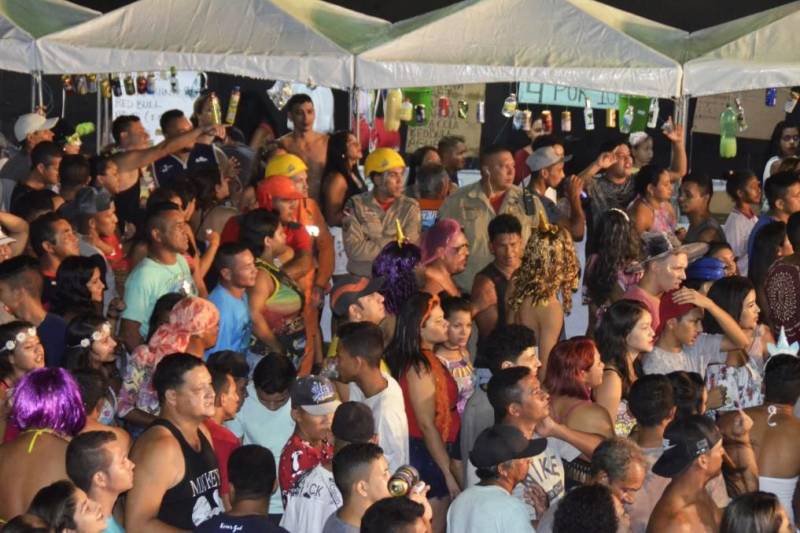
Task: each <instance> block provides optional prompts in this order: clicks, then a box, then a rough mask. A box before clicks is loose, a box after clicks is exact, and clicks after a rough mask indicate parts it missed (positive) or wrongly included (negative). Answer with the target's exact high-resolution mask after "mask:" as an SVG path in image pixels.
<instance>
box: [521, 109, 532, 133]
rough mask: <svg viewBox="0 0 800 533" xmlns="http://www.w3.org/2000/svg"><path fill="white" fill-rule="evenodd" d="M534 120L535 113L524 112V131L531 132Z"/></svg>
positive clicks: (528, 110) (527, 110)
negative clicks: (532, 120)
mask: <svg viewBox="0 0 800 533" xmlns="http://www.w3.org/2000/svg"><path fill="white" fill-rule="evenodd" d="M532 118H533V112H531V110H530V109H526V110H525V111H523V112H522V131H531V119H532Z"/></svg>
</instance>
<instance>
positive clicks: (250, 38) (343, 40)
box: [37, 0, 389, 88]
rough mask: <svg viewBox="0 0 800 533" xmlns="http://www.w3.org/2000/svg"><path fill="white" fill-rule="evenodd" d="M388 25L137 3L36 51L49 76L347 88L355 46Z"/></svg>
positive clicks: (301, 11) (269, 0)
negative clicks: (172, 75)
mask: <svg viewBox="0 0 800 533" xmlns="http://www.w3.org/2000/svg"><path fill="white" fill-rule="evenodd" d="M388 26H389V23H388V22H387V21H384V20H381V19H378V18H374V17H369V16H366V15H363V14H361V13H357V12H355V11H351V10H348V9H345V8H341V7H338V6H335V5H332V4H328V3H325V2H322V1H319V0H225V1H221V0H139V1H137V2H135V3H133V4H130V5H128V6H125V7H122V8H120V9H117V10H114V11H112V12H110V13H107V14H106V15H103V16H101V17H98V18H97V19H95V20H92V21H89V22H87V23H85V24H81V25H79V26H76V27H74V28H71V29H68V30H66V31H62V32H58V33H55V34H52V35H49V36H47V37H46V38H44V39H41V40H40V41H39V42H38V43H37V46H38V48H39V53H40V56H41V65H40V68H41V70H42V71H43V72H44V73H45V74H48V73H77V72H115V71H119V70H126V71H156V70H162V71H163V70H168V69H169V68H170V67H172V66H175V67H177V68H178V69H179V70H200V71H209V72H220V73H226V74H234V75H240V76H248V77H251V78H262V79H264V78H266V79H282V80H294V81H299V82H306V81H308V80H313V82H315V83H317V84H320V85H324V86H327V87H335V88H347V87H350V86H351V85H352V78H353V53H352V51H351V49H352V48H354V47H356V46H357V45H358V44H359V43H360V42H361V41H362V40H368V39H370V38H373V37H374V34H375V32H377V31H378V30H380V29H381V28H383V27H388Z"/></svg>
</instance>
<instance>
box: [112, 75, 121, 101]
mask: <svg viewBox="0 0 800 533" xmlns="http://www.w3.org/2000/svg"><path fill="white" fill-rule="evenodd" d="M111 88H112V90H113V92H114V96H122V81H120V79H119V76H117V75H116V74H115V75H114V77H113V78H111Z"/></svg>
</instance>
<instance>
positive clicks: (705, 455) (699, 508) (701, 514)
mask: <svg viewBox="0 0 800 533" xmlns="http://www.w3.org/2000/svg"><path fill="white" fill-rule="evenodd" d="M752 424H753V422H752V420H750V418H749V417H747V416H743V415H742V414H740V413H734V415H733V416H732V417H731V421H730V423H728V424H724V425H723V430H724V434H725V440H726V445H727V444H729V446H728V453H729V454H730V455H731V456H732V457H731V459H732V460H733V462H734V464H741V465H743V466H744V469H745V472H746V473H747V472H750V476H747V474H745V477H746V478H747V481H748V482H747V483H745V487H744V491H745V492H747V491H751V490H757V489H758V485H757V480H753V479H752V474H753V472H752V468H753V465H752V461H754V460H755V457H754V455H753V450H752V448H751V446H750V442H749V430H750V427H752ZM664 437H665V438H666V439H668V440H669V445H668V446H666V449H665V450H664V453H663V454H662V455H661V457H660V458H659V459H658V461H656V463H655V464H654V465H653V472H654V473H655V474H657V475H659V476H662V477H668V478H671V479H672V481H671V482H670V484H669V485H667V488H666V489H665V490H664V494H663V495H662V496H661V499H660V500H658V503H657V504H656V506H655V509H653V514H652V515H651V516H650V521H649V522H648V524H647V532H648V533H667V532H672V531H675V532H692V533H694V532H700V531H708V532H711V531H718V530H719V525H720V521H721V519H722V510H721V509H720V508H719V507H717V505H716V504H715V503H714V500H713V499H712V498H711V495H709V493H708V491H707V490H706V485H707V484H708V482H709V481H711V480H712V479H714V478H715V477H716V476H717V475H719V473H720V472H721V471H722V459H723V456H725V455H726V450H725V449H723V447H722V439H723V434H722V433H721V432H720V430H719V429H717V427H716V426H715V425H714V423H713V422H712V421H711V420H709V419H708V418H706V417H704V416H702V415H692V416H688V417H686V418H683V419H681V420H676V421H675V422H672V423H671V424H670V425H669V426H668V427H667V430H666V432H665V433H664ZM734 453H735V455H736V456H735V457H733V455H734ZM753 482H755V483H756V484H755V487H752V488H751V483H753Z"/></svg>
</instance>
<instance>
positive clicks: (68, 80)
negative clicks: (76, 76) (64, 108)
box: [61, 74, 75, 94]
mask: <svg viewBox="0 0 800 533" xmlns="http://www.w3.org/2000/svg"><path fill="white" fill-rule="evenodd" d="M61 84H62V86H63V88H64V92H65V93H67V94H72V93H74V92H75V86H74V85H73V83H72V76H70V75H69V74H64V75H63V76H61Z"/></svg>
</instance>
